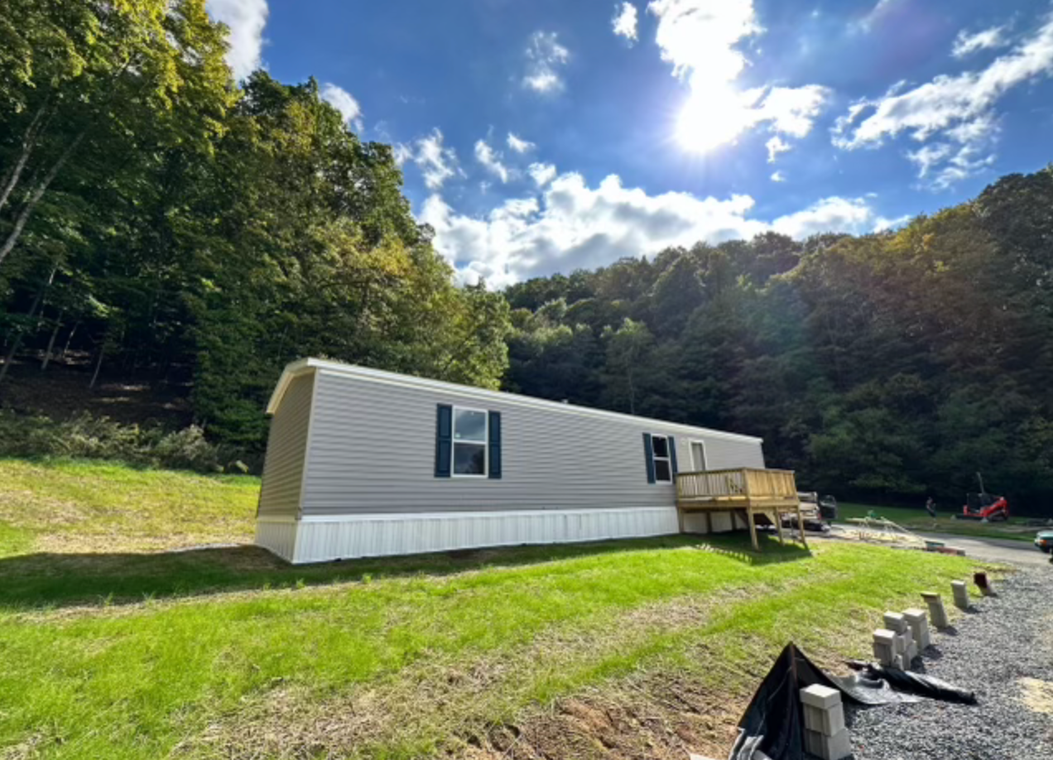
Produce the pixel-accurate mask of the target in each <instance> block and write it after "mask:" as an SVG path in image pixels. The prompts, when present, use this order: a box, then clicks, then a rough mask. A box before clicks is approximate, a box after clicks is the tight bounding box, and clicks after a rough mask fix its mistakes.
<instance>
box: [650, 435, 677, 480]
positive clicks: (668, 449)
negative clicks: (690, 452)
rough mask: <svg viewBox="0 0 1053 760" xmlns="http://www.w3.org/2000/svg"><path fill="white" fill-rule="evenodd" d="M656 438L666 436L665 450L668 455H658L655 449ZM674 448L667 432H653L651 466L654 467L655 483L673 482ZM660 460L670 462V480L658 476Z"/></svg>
mask: <svg viewBox="0 0 1053 760" xmlns="http://www.w3.org/2000/svg"><path fill="white" fill-rule="evenodd" d="M655 438H665V451H666V454H667V456H664V457H660V456H658V454H656V453H655V449H654V439H655ZM672 448H673V447H672V445H671V444H670V443H669V436H668V435H666V434H665V433H651V462H652V464H651V466H652V467H654V482H655V483H672V482H673V453H672ZM659 460H661V461H663V462H668V463H669V479H668V480H666V479H664V478H660V477H658V461H659Z"/></svg>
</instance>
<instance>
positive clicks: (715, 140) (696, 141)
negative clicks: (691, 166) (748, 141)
mask: <svg viewBox="0 0 1053 760" xmlns="http://www.w3.org/2000/svg"><path fill="white" fill-rule="evenodd" d="M750 121H751V120H750V109H749V108H748V107H746V104H744V103H743V99H742V96H741V94H739V93H735V92H732V91H731V90H730V89H729V88H727V87H720V88H713V89H708V90H707V91H704V92H702V91H698V90H696V91H694V92H692V93H691V95H690V96H689V97H688V99H687V102H686V103H684V106H683V108H682V109H681V110H680V115H679V116H678V117H677V122H676V142H677V144H678V145H679V146H680V147H681V148H682V149H684V150H686V151H688V152H689V153H708V152H710V151H711V150H713V149H714V148H718V147H720V146H721V145H724V144H726V143H729V142H732V141H733V140H734V139H735V138H736V137H738V136H739V135H740V134H741V133H742V132H743V131H745V130H746V129H747V128H748V127H749V125H750Z"/></svg>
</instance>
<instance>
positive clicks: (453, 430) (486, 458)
mask: <svg viewBox="0 0 1053 760" xmlns="http://www.w3.org/2000/svg"><path fill="white" fill-rule="evenodd" d="M457 412H477V413H479V414H481V415H483V440H482V441H474V440H460V439H458V438H457ZM450 441H451V443H450V477H451V478H488V477H490V411H489V410H488V409H474V408H472V407H469V406H454V407H453V411H452V412H451V413H450ZM458 443H470V444H472V445H475V446H478V445H479V444H480V443H481V444H482V447H483V471H482V473H478V474H477V473H470V472H457V468H456V466H455V465H456V462H457V444H458Z"/></svg>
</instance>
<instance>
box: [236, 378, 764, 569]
mask: <svg viewBox="0 0 1053 760" xmlns="http://www.w3.org/2000/svg"><path fill="white" fill-rule="evenodd" d="M267 411H268V413H269V414H270V415H272V422H271V430H270V438H269V441H268V446H267V456H266V461H265V465H264V472H263V486H262V490H261V494H260V501H259V508H258V512H257V527H256V542H257V543H258V544H259V545H261V546H264V547H266V548H267V549H269V550H271V551H272V552H274V553H275V554H277V555H279V556H281V557H284V558H285V559H287V560H289V561H290V562H293V563H302V562H321V561H327V560H335V559H345V558H353V557H366V556H382V555H394V554H412V553H419V552H431V551H442V550H451V549H465V548H473V547H484V546H504V545H515V544H537V543H553V542H571V541H591V540H600V539H610V538H628V537H638V536H658V535H664V534H672V533H677V532H680V531H681V530H726V529H731V528H732V527H735V526H736V523H735V518H734V517H733V512H732V511H731V510H730V509H729V506H730V505H725V510H727V511H724V510H722V511H721V512H719V513H717V514H714V515H710V514H709V513H708V512H707V513H706V518H705V520H704V521H703V520H702V519H701V515H700V513H693V512H687V511H683V510H680V509H678V504H680V506H683V505H684V504H686V503H687V501H683V502H682V503H681V500H678V492H683V493H682V494H681V495H684V494H687V495H688V496H691V495H694V496H698V495H699V494H700V493H701V492H702V491H705V490H706V489H707V488H709V490H713V489H712V487H711V486H707V485H706V483H708V481H691V482H687V483H685V484H683V485H682V487H681V488H678V473H680V472H681V471H685V472H687V471H690V472H693V473H711V472H713V471H729V470H738V469H741V470H743V471H745V472H751V471H763V468H764V454H763V452H762V450H761V440H760V439H759V438H754V437H751V436H746V435H737V434H734V433H725V432H721V431H717V430H708V429H706V428H699V427H691V426H688V425H680V424H675V423H670V422H661V421H659V420H652V419H646V418H643V417H635V416H631V415H626V414H618V413H615V412H608V411H603V410H599V409H589V408H585V407H580V406H573V405H570V404H564V403H558V402H553V401H545V400H541V399H535V398H529V397H526V396H520V395H515V394H511V393H501V392H497V391H491V390H483V389H479V388H472V387H468V386H462V385H455V384H452V383H446V382H439V381H435V380H427V379H422V378H418V377H410V376H406V375H400V374H395V373H391V372H382V371H379V370H374V369H367V368H364V367H357V366H351V365H346V364H340V363H337V362H331V361H322V360H318V359H302V360H300V361H297V362H294V363H292V364H290V365H289V366H288V367H286V368H285V371H284V372H283V373H282V376H281V379H280V380H279V382H278V385H277V387H276V388H275V390H274V393H273V395H272V397H271V400H270V404H269V405H268V409H267ZM729 477H730V476H729ZM710 480H712V479H710ZM736 482H738V481H735V482H732V480H728V478H724V479H721V480H720V482H719V484H718V485H717V486H716V492H718V493H724V492H727V493H726V494H725V495H726V496H728V497H734V496H735V494H737V493H740V492H743V491H744V490H748V484H745V481H742V483H741V484H740V485H738V486H736ZM700 483H701V484H702V485H701V486H700V485H699V484H700ZM683 486H686V487H687V488H688V491H684V488H683ZM700 489H701V490H700ZM707 493H708V492H707ZM711 503H712V502H711ZM750 522H752V520H751V521H750Z"/></svg>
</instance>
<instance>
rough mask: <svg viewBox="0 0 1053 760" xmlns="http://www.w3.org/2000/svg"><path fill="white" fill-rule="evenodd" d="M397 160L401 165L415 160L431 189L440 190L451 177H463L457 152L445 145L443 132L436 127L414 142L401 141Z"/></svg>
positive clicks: (398, 146) (397, 146) (425, 182)
mask: <svg viewBox="0 0 1053 760" xmlns="http://www.w3.org/2000/svg"><path fill="white" fill-rule="evenodd" d="M394 154H395V161H396V163H398V164H399V165H400V166H401V165H403V164H404V163H405V162H406V161H413V163H415V164H416V165H417V168H418V169H420V172H421V175H422V176H423V177H424V184H425V185H426V186H427V187H428V189H429V190H438V189H439V188H441V187H442V185H443V183H444V182H446V180H448V179H450V178H451V177H455V176H457V177H463V176H464V172H463V171H462V170H461V167H460V165H459V164H458V163H457V153H456V152H455V151H454V149H453V148H447V147H445V146H444V145H443V136H442V132H441V131H440V130H439V128H438V127H436V128H435V129H434V130H432V133H431V134H430V135H427V136H426V137H422V138H420V139H419V140H416V141H414V142H413V143H412V144H410V145H407V144H405V143H399V144H398V145H396V146H395V148H394Z"/></svg>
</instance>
